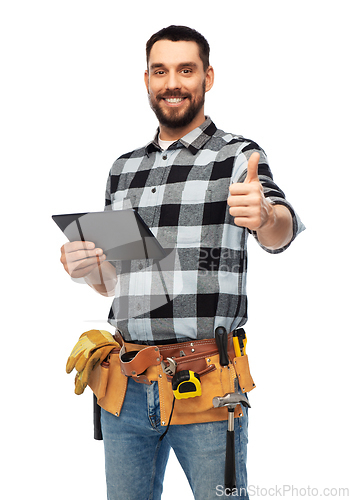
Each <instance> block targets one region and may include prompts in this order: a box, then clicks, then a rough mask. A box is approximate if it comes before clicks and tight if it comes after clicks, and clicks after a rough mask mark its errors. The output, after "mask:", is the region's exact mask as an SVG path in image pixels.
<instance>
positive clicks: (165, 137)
mask: <svg viewBox="0 0 350 500" xmlns="http://www.w3.org/2000/svg"><path fill="white" fill-rule="evenodd" d="M204 122H205V115H204V111H203V113H200V114H199V115H198V116H197V117H196V118H195V119H194V120H193V121H192V122H191V123H190V124H189V125H187V126H186V127H181V128H169V127H165V126H164V125H161V124H159V131H160V132H159V138H160V139H161V140H162V141H177V140H178V139H181V137H184V136H185V135H187V134H189V133H190V132H191V131H192V130H194V129H195V128H197V127H199V126H200V125H202V123H204Z"/></svg>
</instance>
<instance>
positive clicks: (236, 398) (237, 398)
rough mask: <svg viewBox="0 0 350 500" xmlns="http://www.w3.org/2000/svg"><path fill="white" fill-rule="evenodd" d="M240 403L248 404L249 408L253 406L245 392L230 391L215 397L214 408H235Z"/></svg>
mask: <svg viewBox="0 0 350 500" xmlns="http://www.w3.org/2000/svg"><path fill="white" fill-rule="evenodd" d="M238 404H241V405H243V406H248V408H250V407H251V406H250V404H249V401H248V399H247V398H246V397H245V396H244V395H243V394H238V392H230V393H228V394H225V396H222V397H219V396H216V397H215V398H213V406H214V408H221V407H222V406H227V407H228V408H231V409H232V408H235V407H236V406H237V405H238Z"/></svg>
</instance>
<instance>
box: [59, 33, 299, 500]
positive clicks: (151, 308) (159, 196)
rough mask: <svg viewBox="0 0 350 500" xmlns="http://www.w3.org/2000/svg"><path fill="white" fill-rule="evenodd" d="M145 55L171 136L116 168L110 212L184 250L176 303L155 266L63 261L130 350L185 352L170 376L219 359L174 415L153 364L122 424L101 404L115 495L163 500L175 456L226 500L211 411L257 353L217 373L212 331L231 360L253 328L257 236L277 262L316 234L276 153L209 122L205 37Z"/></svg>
mask: <svg viewBox="0 0 350 500" xmlns="http://www.w3.org/2000/svg"><path fill="white" fill-rule="evenodd" d="M146 57H147V69H146V71H145V74H144V80H145V85H146V89H147V93H148V98H149V103H150V106H151V108H152V110H153V111H154V113H155V115H156V117H157V119H158V121H159V128H158V130H157V132H156V135H155V137H154V139H153V140H152V141H151V142H149V143H148V144H147V145H146V146H145V147H142V148H139V149H136V150H134V151H132V152H130V153H127V154H124V155H122V156H121V157H120V158H118V159H117V160H116V162H115V163H114V164H113V166H112V168H111V170H110V173H109V177H108V182H107V189H106V202H105V204H106V209H108V210H118V209H120V208H125V207H132V208H133V209H135V210H137V211H138V213H139V214H140V215H141V217H142V218H143V219H144V221H145V222H146V224H147V225H148V226H149V227H150V229H151V231H152V232H153V234H154V235H155V236H156V237H157V239H158V241H159V242H160V243H161V245H162V246H163V248H165V249H169V255H170V253H171V252H170V251H171V250H174V249H175V250H176V259H177V260H176V262H177V264H178V265H177V267H176V266H175V264H174V262H175V260H174V262H172V265H173V267H172V281H171V284H170V285H169V283H168V286H171V287H172V290H171V300H164V301H162V300H161V299H160V295H159V289H158V288H157V287H155V286H154V283H155V281H156V279H158V278H159V273H158V272H157V269H156V268H155V267H154V266H153V265H152V264H150V263H149V262H145V261H133V262H131V263H125V262H124V263H119V264H118V263H115V265H114V264H112V263H111V262H107V261H106V256H105V254H104V252H103V249H100V248H95V244H94V242H73V243H67V244H66V245H64V246H63V247H62V249H61V250H62V257H61V261H62V263H63V265H64V268H65V270H66V271H67V272H68V273H69V274H70V276H72V277H73V278H81V277H83V278H84V279H85V281H86V282H87V283H88V284H89V285H90V286H91V287H92V288H94V289H95V290H96V291H97V292H99V293H100V294H102V295H106V296H114V297H115V298H114V301H113V304H112V307H111V312H110V315H109V322H110V324H111V325H113V326H114V327H115V328H116V329H117V332H118V338H119V340H120V342H121V343H122V344H124V343H125V344H126V345H128V346H129V349H130V346H134V350H135V349H136V351H138V350H140V349H141V347H142V346H147V347H149V346H155V348H157V349H159V350H160V352H161V353H162V352H163V353H164V352H165V351H164V349H165V348H169V349H173V351H171V352H176V353H178V354H176V355H175V357H173V358H171V357H168V358H167V359H168V360H169V361H167V362H166V367H167V368H169V366H170V364H171V361H170V359H173V360H174V359H176V360H177V362H178V363H179V366H180V363H181V357H182V358H186V356H188V360H190V359H193V355H192V354H191V353H197V352H202V350H203V349H204V347H203V346H205V345H208V346H209V345H210V346H211V349H212V355H211V356H209V355H208V356H207V357H206V359H205V360H203V362H205V363H206V364H205V367H206V368H205V369H204V370H203V374H202V375H201V376H200V380H201V383H202V395H200V396H197V397H194V398H191V399H188V400H182V401H181V402H180V401H178V400H176V401H175V399H174V404H173V408H172V410H173V411H172V412H171V414H170V411H167V410H166V401H169V397H170V396H167V395H166V394H165V392H166V391H167V390H168V389H167V387H168V388H169V391H170V392H171V390H172V384H171V382H170V381H167V380H166V379H167V376H169V371H168V372H167V371H166V370H165V372H164V373H162V372H161V371H159V370H160V368H159V370H158V371H157V372H155V371H154V370H153V371H152V366H150V367H149V368H147V370H146V371H145V372H144V373H142V374H141V375H142V377H141V375H140V377H141V379H142V380H143V381H144V382H145V381H146V383H140V380H141V379H140V377H139V375H137V377H133V376H129V377H128V384H127V389H126V394H124V395H123V398H124V401H123V406H122V408H121V411H120V412H118V414H113V413H112V412H111V411H107V410H105V409H103V408H102V410H101V424H102V436H103V440H104V446H105V461H106V478H107V492H108V499H109V500H127V499H129V500H140V499H143V498H147V499H154V500H156V499H159V498H160V497H161V493H162V487H163V486H162V485H163V478H164V472H165V468H166V464H167V460H168V456H169V452H170V449H171V448H172V449H173V450H174V452H175V454H176V456H177V458H178V460H179V462H180V464H181V466H182V468H183V470H184V472H185V474H186V476H187V479H188V481H189V484H190V486H191V489H192V491H193V494H194V497H195V499H196V500H205V499H208V500H209V499H210V500H214V499H215V498H217V496H219V495H220V496H222V495H223V493H224V490H223V489H222V488H223V486H222V485H223V481H224V468H225V446H226V441H225V435H226V430H227V413H225V414H223V413H220V412H217V413H216V410H215V409H213V408H212V404H211V401H212V397H213V396H215V395H220V394H216V393H215V391H216V390H217V388H218V387H221V385H222V384H224V381H223V377H224V375H225V374H226V373H227V374H228V375H227V376H228V377H229V376H233V377H235V378H236V379H237V378H239V377H237V376H236V374H235V372H234V365H233V360H234V359H237V358H235V356H236V357H237V356H239V357H242V355H244V354H245V353H244V352H243V351H242V352H240V353H238V352H235V354H234V355H233V356H229V358H230V359H229V364H228V365H227V366H220V364H219V363H218V362H217V363H216V364H215V363H214V361H213V360H214V359H217V358H215V356H216V351H215V349H214V347H213V346H215V341H214V340H213V339H214V332H215V330H216V329H217V327H219V326H221V327H223V328H224V329H225V330H226V331H227V332H231V337H230V339H231V340H229V341H231V344H230V345H229V346H228V351H229V352H233V351H232V343H233V341H232V338H233V337H235V335H236V333H235V332H239V331H242V330H241V329H242V327H243V325H245V323H246V322H247V297H246V273H247V238H248V235H249V234H252V235H253V236H254V238H255V239H256V240H257V242H258V244H259V245H260V246H261V247H262V248H263V249H264V250H266V251H267V252H270V253H279V252H282V251H284V250H285V249H287V248H288V247H289V245H290V244H291V242H292V241H293V240H294V238H295V237H296V236H297V234H298V233H300V232H301V231H302V230H303V229H304V226H303V224H302V223H301V221H300V219H299V217H298V216H297V214H296V213H295V211H294V210H293V208H292V206H291V205H290V203H289V202H288V201H287V200H286V199H285V195H284V193H283V192H282V191H281V189H280V188H279V187H278V186H277V185H276V184H275V182H274V181H273V177H272V173H271V170H270V168H269V165H268V161H267V157H266V154H265V152H264V151H263V150H262V149H261V148H260V147H259V146H258V145H257V144H256V143H255V142H253V141H251V140H248V139H245V138H244V137H242V136H239V135H236V134H231V133H226V132H223V131H222V130H220V129H218V128H217V127H216V126H215V125H214V123H213V121H212V120H211V119H210V118H209V117H208V116H206V115H205V112H204V101H205V94H206V92H208V91H209V90H211V88H212V87H213V84H214V70H213V67H212V66H211V65H210V64H209V45H208V42H207V40H206V39H205V38H204V37H203V36H202V35H201V34H199V33H198V32H197V31H195V30H193V29H190V28H187V27H184V26H169V27H168V28H164V29H162V30H161V31H159V32H158V33H155V34H154V35H153V36H152V37H151V38H150V39H149V40H148V42H147V45H146ZM135 130H136V129H135ZM157 276H158V278H157ZM101 277H103V279H101ZM155 290H157V291H155ZM232 336H233V337H232ZM140 346H141V347H140ZM169 346H171V347H169ZM176 349H177V350H176ZM187 349H188V351H187ZM214 351H215V352H214ZM132 352H134V351H133V350H132ZM169 352H170V351H169ZM188 353H189V354H188ZM176 356H178V357H176ZM191 356H192V358H191ZM243 357H244V356H243ZM162 359H163V360H164V359H166V358H165V355H164V354H163V357H162ZM168 363H169V366H168ZM158 364H159V360H158ZM173 365H174V366H175V365H176V363H175V362H173ZM191 366H192V365H191V363H189V364H188V366H187V368H189V369H191ZM225 370H226V371H225ZM184 371H186V370H184ZM187 371H188V370H187ZM154 373H156V376H154ZM151 374H153V375H151ZM172 375H174V373H173V374H172ZM225 376H226V375H225ZM215 377H217V378H215ZM220 377H221V378H220ZM168 378H169V377H168ZM209 380H210V381H211V382H210V383H209V382H208V381H209ZM227 380H228V379H227ZM164 381H165V382H164ZM164 383H165V384H168V385H161V384H164ZM210 384H211V385H210ZM215 384H216V385H215ZM212 386H215V390H214V392H213V393H211V392H210V390H211V389H210V387H212ZM116 390H118V389H117V388H116ZM239 391H241V392H246V388H244V387H240V389H239ZM221 395H223V394H221ZM206 397H207V398H208V399H207V401H210V404H208V406H207V407H205V405H204V404H203V403H202V401H206V400H205V398H206ZM201 398H202V399H201ZM186 405H187V406H186ZM188 408H191V411H190V410H188V411H187V409H188ZM247 426H248V415H247V408H244V407H243V408H242V409H241V412H240V413H239V415H237V418H235V425H234V428H235V448H236V449H235V451H236V487H237V491H236V493H235V496H236V497H237V498H248V487H247V484H248V483H247V471H246V456H247V440H248V437H247V436H248V434H247ZM165 429H167V432H166V434H165ZM160 437H162V439H160ZM225 494H226V493H225ZM230 494H232V495H233V494H234V493H233V492H230Z"/></svg>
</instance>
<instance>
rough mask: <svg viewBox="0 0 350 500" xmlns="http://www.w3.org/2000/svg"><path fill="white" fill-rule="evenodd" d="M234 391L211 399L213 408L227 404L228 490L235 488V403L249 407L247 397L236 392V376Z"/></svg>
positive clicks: (226, 467)
mask: <svg viewBox="0 0 350 500" xmlns="http://www.w3.org/2000/svg"><path fill="white" fill-rule="evenodd" d="M235 386H236V387H235V391H236V392H231V393H228V394H225V396H223V397H215V398H214V399H213V406H214V408H221V407H223V406H227V408H228V429H227V434H226V462H225V488H228V489H229V490H230V491H232V490H233V489H235V488H236V461H235V424H234V420H235V419H234V411H235V408H236V406H237V405H239V404H241V405H243V406H245V407H248V408H250V404H249V401H248V399H247V398H246V397H245V396H244V395H243V394H239V393H238V385H237V378H236V379H235Z"/></svg>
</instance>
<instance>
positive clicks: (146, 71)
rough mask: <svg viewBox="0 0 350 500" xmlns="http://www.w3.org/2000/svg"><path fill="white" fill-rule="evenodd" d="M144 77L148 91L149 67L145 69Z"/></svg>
mask: <svg viewBox="0 0 350 500" xmlns="http://www.w3.org/2000/svg"><path fill="white" fill-rule="evenodd" d="M144 79H145V85H146V89H147V92H148V81H149V78H148V70H147V69H146V70H145V74H144Z"/></svg>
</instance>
